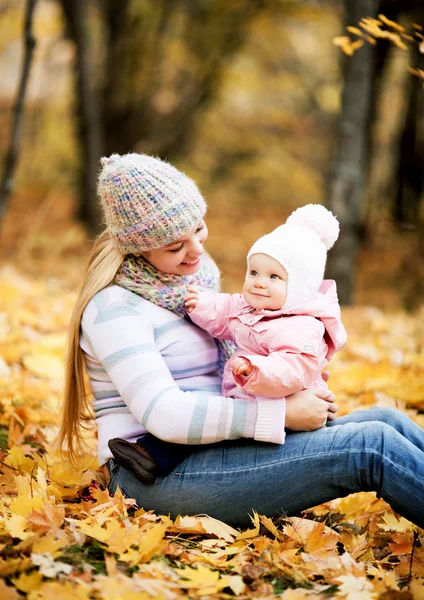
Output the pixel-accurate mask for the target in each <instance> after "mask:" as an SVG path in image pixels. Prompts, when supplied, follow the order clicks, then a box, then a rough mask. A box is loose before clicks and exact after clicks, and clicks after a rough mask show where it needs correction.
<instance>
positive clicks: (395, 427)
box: [108, 408, 424, 527]
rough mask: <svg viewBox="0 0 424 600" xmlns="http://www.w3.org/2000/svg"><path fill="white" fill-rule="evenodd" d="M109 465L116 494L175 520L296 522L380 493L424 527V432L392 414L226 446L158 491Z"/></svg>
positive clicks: (190, 463) (359, 416)
mask: <svg viewBox="0 0 424 600" xmlns="http://www.w3.org/2000/svg"><path fill="white" fill-rule="evenodd" d="M108 465H109V470H110V474H111V480H110V484H109V489H110V491H111V492H112V493H113V492H114V491H115V490H116V487H117V485H119V487H120V488H121V490H122V492H123V493H124V494H125V495H126V496H127V497H130V498H134V499H135V500H136V502H137V504H138V506H140V507H143V508H144V509H145V510H150V509H153V510H155V511H156V512H157V513H159V514H170V515H171V517H176V515H178V514H180V515H190V514H191V515H193V514H199V513H207V514H208V515H210V516H212V517H215V518H217V519H221V520H223V521H225V522H226V523H229V524H231V525H234V526H247V525H249V524H250V519H249V513H252V510H253V509H254V510H256V511H257V512H258V513H259V514H265V515H267V516H278V515H283V514H284V515H288V516H290V515H293V514H296V513H298V512H300V511H302V510H305V509H307V508H310V507H312V506H315V505H317V504H321V503H323V502H326V501H328V500H332V499H334V498H340V497H343V496H347V495H348V494H351V493H353V492H359V491H374V492H376V493H377V495H378V497H381V498H383V499H384V500H386V501H387V502H388V503H389V504H390V505H391V507H392V508H393V510H395V511H396V512H398V513H399V514H401V515H402V516H404V517H406V518H407V519H409V520H410V521H412V522H413V523H415V524H416V525H419V526H420V527H424V431H423V430H422V429H421V427H419V426H418V425H416V424H415V423H414V422H413V421H411V419H409V417H407V416H406V415H404V414H403V413H401V412H400V411H397V410H395V409H391V408H372V409H370V410H361V411H356V412H354V413H351V414H350V415H347V416H345V417H341V418H339V419H336V420H335V421H333V422H332V423H329V425H328V426H327V427H324V428H322V429H319V430H317V431H313V432H299V433H298V432H288V433H287V436H286V442H285V444H284V445H283V446H280V445H276V444H265V443H261V442H255V441H254V440H246V439H242V440H235V441H227V442H220V443H217V444H215V445H214V446H213V447H211V446H209V447H208V448H207V449H205V450H204V451H200V452H196V453H194V454H191V455H190V456H189V457H188V458H186V459H185V460H184V461H183V462H182V463H181V464H180V465H178V466H177V467H176V468H175V469H174V470H173V471H172V472H171V473H170V474H169V475H167V476H165V477H159V478H158V479H157V480H156V481H155V483H154V484H153V485H152V486H145V485H143V484H142V483H140V482H139V481H138V479H136V478H135V477H134V476H133V475H132V473H131V472H129V471H127V470H126V469H124V468H122V467H120V466H119V465H117V464H116V463H115V462H114V461H113V460H111V461H109V463H108Z"/></svg>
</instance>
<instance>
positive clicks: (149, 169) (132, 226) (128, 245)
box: [97, 154, 206, 254]
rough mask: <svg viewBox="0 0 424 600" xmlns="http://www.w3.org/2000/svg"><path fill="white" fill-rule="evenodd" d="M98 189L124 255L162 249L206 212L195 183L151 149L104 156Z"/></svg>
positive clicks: (106, 215)
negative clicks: (150, 152)
mask: <svg viewBox="0 0 424 600" xmlns="http://www.w3.org/2000/svg"><path fill="white" fill-rule="evenodd" d="M101 164H102V170H101V172H100V175H99V181H98V187H97V191H98V194H99V197H100V201H101V204H102V207H103V211H104V215H105V221H106V226H107V229H108V230H109V231H110V233H111V235H112V236H113V238H114V239H115V240H116V243H117V245H118V248H119V249H120V250H121V252H122V253H124V254H140V253H141V252H145V251H147V250H153V249H154V248H161V247H162V246H166V245H167V244H170V243H172V242H174V241H177V240H178V239H180V238H181V237H184V235H186V234H187V233H188V232H190V231H191V230H192V229H193V228H194V227H196V225H197V224H198V223H200V221H201V220H202V219H203V216H204V214H205V212H206V203H205V200H204V198H203V196H202V195H201V193H200V192H199V190H198V188H197V186H196V184H195V183H194V181H192V180H191V179H190V178H189V177H187V176H186V175H184V173H181V171H179V170H178V169H176V168H175V167H173V166H172V165H170V164H169V163H167V162H165V161H163V160H160V159H159V158H154V157H153V156H148V155H146V154H125V155H122V156H121V155H119V154H112V156H110V157H109V158H102V159H101Z"/></svg>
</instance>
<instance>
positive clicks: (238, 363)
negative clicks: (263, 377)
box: [231, 356, 253, 377]
mask: <svg viewBox="0 0 424 600" xmlns="http://www.w3.org/2000/svg"><path fill="white" fill-rule="evenodd" d="M231 370H232V372H233V373H234V375H244V376H245V377H249V375H251V373H252V371H253V365H252V363H251V362H250V360H248V359H247V358H243V357H242V356H235V357H234V358H233V359H232V360H231Z"/></svg>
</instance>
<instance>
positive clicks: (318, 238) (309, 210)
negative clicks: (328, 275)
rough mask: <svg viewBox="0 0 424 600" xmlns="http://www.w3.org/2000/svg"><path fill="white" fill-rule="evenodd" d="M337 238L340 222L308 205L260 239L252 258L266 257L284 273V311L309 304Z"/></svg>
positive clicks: (329, 213)
mask: <svg viewBox="0 0 424 600" xmlns="http://www.w3.org/2000/svg"><path fill="white" fill-rule="evenodd" d="M338 237H339V222H338V221H337V219H336V217H335V216H334V215H333V214H332V213H331V212H330V211H329V210H327V209H326V208H324V206H321V205H320V204H307V205H306V206H302V207H300V208H298V209H297V210H295V211H294V212H293V213H292V214H291V215H290V216H289V218H288V219H287V221H286V223H285V225H280V227H277V229H275V230H274V231H272V232H271V233H269V234H267V235H264V236H263V237H261V238H259V240H257V241H256V242H255V243H254V244H253V246H252V247H251V249H250V251H249V254H248V255H247V260H249V258H250V257H251V256H252V254H267V255H268V256H271V257H272V258H274V259H275V260H277V261H278V262H279V263H280V264H281V265H282V266H283V267H284V268H285V270H286V271H287V276H288V281H287V297H286V301H285V302H284V307H282V308H284V311H285V312H290V311H292V310H295V309H296V308H298V307H299V306H301V305H302V304H304V303H305V302H308V301H309V300H312V298H313V297H314V296H315V294H316V293H317V291H318V288H319V286H320V285H321V282H322V280H323V277H324V269H325V263H326V260H327V250H330V248H332V246H333V245H334V242H335V241H336V240H337V238H338Z"/></svg>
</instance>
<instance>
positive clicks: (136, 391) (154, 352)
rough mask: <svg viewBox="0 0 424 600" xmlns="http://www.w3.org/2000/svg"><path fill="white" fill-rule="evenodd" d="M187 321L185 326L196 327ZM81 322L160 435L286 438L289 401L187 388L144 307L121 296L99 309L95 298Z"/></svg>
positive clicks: (139, 413) (142, 418) (114, 379)
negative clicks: (159, 343)
mask: <svg viewBox="0 0 424 600" xmlns="http://www.w3.org/2000/svg"><path fill="white" fill-rule="evenodd" d="M178 319H181V317H177V316H176V315H173V314H172V313H170V317H169V321H168V322H166V323H165V324H164V325H163V326H162V329H164V328H166V327H168V328H169V327H172V326H175V324H176V321H177V320H178ZM182 321H184V323H182V325H183V326H184V327H193V325H192V324H191V323H190V322H188V321H186V320H183V319H182ZM81 326H82V331H83V334H84V338H86V339H87V340H89V344H90V347H91V349H92V351H93V353H94V355H95V356H96V358H97V359H98V360H99V362H100V363H101V364H102V366H103V368H104V370H105V372H106V374H107V376H108V377H109V378H110V380H111V383H112V384H113V387H114V388H115V389H116V391H117V394H119V396H120V398H121V400H122V401H123V403H125V405H126V406H127V408H128V410H129V412H130V413H131V414H132V415H133V417H134V418H135V419H136V420H137V421H138V422H139V423H140V424H141V425H142V426H143V427H144V428H145V429H146V430H147V431H149V432H150V433H152V434H153V435H155V436H156V437H158V438H160V439H162V440H165V441H169V442H177V443H182V444H208V443H213V442H218V441H221V440H230V439H237V438H241V437H246V438H249V437H250V438H252V437H253V438H254V439H257V440H261V441H267V442H274V443H277V444H281V443H283V442H284V435H285V434H284V420H285V400H281V401H280V402H279V403H274V402H270V401H269V400H259V401H256V400H244V399H232V398H224V397H223V396H216V395H209V394H208V393H207V392H204V391H203V392H200V391H199V392H192V391H182V390H181V389H180V388H179V387H178V385H177V383H176V382H175V381H174V379H173V377H172V374H171V372H170V370H169V368H168V366H167V364H166V362H165V360H164V358H163V356H162V355H161V353H160V351H159V349H158V346H157V343H156V340H155V333H156V331H155V328H154V326H153V324H152V323H151V321H150V319H149V318H148V317H147V316H146V315H145V314H143V309H142V308H139V307H138V306H135V305H133V306H129V305H128V303H125V302H117V301H115V302H112V303H109V304H105V305H103V306H102V307H101V309H100V310H98V309H97V307H96V305H95V302H93V301H92V302H91V303H90V304H89V305H88V307H87V308H86V310H85V312H84V315H83V319H82V324H81ZM181 331H182V330H181ZM181 335H182V336H184V333H183V331H182V332H181ZM183 339H184V338H183ZM193 370H195V367H194V369H193Z"/></svg>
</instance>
